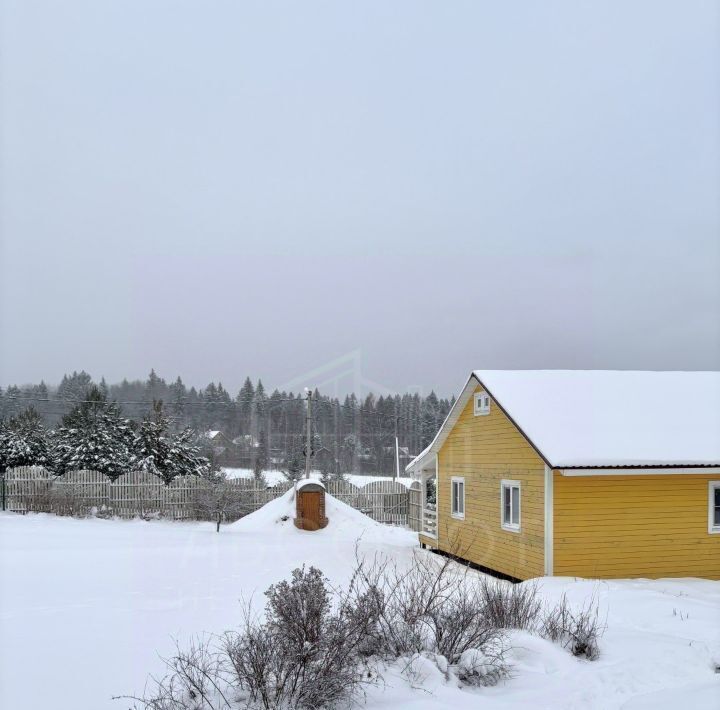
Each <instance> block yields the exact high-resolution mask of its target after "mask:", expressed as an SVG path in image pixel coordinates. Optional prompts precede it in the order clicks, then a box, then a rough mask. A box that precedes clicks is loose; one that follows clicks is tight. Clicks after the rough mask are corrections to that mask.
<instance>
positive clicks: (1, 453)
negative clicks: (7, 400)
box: [0, 407, 52, 471]
mask: <svg viewBox="0 0 720 710" xmlns="http://www.w3.org/2000/svg"><path fill="white" fill-rule="evenodd" d="M16 466H44V467H45V468H48V469H51V468H52V463H51V457H50V449H49V446H48V438H47V433H46V431H45V427H44V425H43V421H42V417H41V416H40V415H39V414H38V412H37V410H36V409H35V408H34V407H28V408H27V409H26V410H25V411H23V412H21V413H20V414H18V415H16V416H15V417H12V418H11V419H10V420H9V421H8V422H7V423H4V424H1V425H0V471H5V470H6V469H8V468H15V467H16Z"/></svg>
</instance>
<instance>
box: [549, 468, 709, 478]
mask: <svg viewBox="0 0 720 710" xmlns="http://www.w3.org/2000/svg"><path fill="white" fill-rule="evenodd" d="M559 470H560V473H561V474H562V475H563V476H568V477H573V476H658V475H663V476H681V475H682V476H691V475H695V476H702V475H703V474H705V475H715V474H718V473H720V468H718V467H715V466H713V467H710V466H705V467H703V466H697V467H685V468H679V467H678V468H672V467H667V466H660V467H655V468H650V467H648V468H561V469H559Z"/></svg>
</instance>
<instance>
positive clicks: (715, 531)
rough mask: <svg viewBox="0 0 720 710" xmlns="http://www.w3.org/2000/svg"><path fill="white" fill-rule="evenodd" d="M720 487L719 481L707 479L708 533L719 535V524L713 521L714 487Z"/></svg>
mask: <svg viewBox="0 0 720 710" xmlns="http://www.w3.org/2000/svg"><path fill="white" fill-rule="evenodd" d="M716 488H720V481H708V535H720V526H717V525H714V524H713V523H714V522H715V489H716Z"/></svg>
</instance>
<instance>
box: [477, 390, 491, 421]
mask: <svg viewBox="0 0 720 710" xmlns="http://www.w3.org/2000/svg"><path fill="white" fill-rule="evenodd" d="M486 414H490V395H489V394H488V393H487V392H477V393H476V394H475V416H476V417H482V416H485V415H486Z"/></svg>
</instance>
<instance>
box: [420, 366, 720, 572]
mask: <svg viewBox="0 0 720 710" xmlns="http://www.w3.org/2000/svg"><path fill="white" fill-rule="evenodd" d="M406 470H407V471H408V472H409V473H410V474H411V475H412V476H413V477H414V478H415V479H416V480H419V481H420V482H421V490H422V530H421V532H420V542H421V543H422V544H423V545H424V546H426V547H429V548H433V549H436V550H439V551H442V552H445V553H448V554H452V555H454V556H456V557H459V558H461V559H464V560H467V561H469V562H472V563H474V564H475V565H477V566H478V567H480V568H482V569H487V570H489V571H492V572H495V573H498V574H500V575H504V576H507V577H510V578H512V579H519V580H523V579H529V578H531V577H538V576H541V575H561V576H580V577H600V578H612V577H616V578H617V577H707V578H711V579H720V373H718V372H627V371H580V370H520V371H501V370H478V371H475V372H473V373H472V374H471V376H470V377H469V379H468V381H467V383H466V385H465V387H464V389H463V391H462V393H461V395H460V397H459V398H458V400H457V402H456V403H455V405H454V407H453V408H452V410H451V411H450V413H449V414H448V416H447V418H446V420H445V422H444V424H443V425H442V427H441V428H440V431H439V432H438V434H437V435H436V437H435V439H434V440H433V441H432V443H431V444H430V445H429V446H428V447H427V449H425V451H423V452H422V453H421V454H420V455H419V456H417V457H416V458H415V459H414V460H413V461H412V462H411V463H410V464H409V465H408V466H407V468H406Z"/></svg>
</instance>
